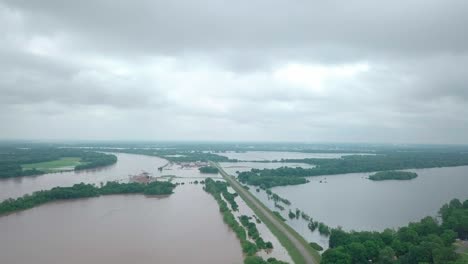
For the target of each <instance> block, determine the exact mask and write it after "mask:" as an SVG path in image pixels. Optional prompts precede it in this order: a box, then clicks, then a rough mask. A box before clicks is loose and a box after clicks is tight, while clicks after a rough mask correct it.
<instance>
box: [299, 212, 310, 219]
mask: <svg viewBox="0 0 468 264" xmlns="http://www.w3.org/2000/svg"><path fill="white" fill-rule="evenodd" d="M301 217H302V219H304V220H306V221H310V216H309V215H308V214H306V213H305V212H304V211H302V213H301Z"/></svg>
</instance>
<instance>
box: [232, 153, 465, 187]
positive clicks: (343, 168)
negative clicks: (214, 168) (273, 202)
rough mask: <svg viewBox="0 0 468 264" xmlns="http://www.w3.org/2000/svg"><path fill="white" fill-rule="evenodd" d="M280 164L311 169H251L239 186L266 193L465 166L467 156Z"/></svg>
mask: <svg viewBox="0 0 468 264" xmlns="http://www.w3.org/2000/svg"><path fill="white" fill-rule="evenodd" d="M281 162H294V163H307V164H313V165H315V167H314V168H307V169H304V168H301V167H295V168H293V167H280V168H276V169H251V170H250V171H247V172H240V173H239V174H238V179H239V181H241V182H242V183H245V184H249V185H254V186H260V187H261V188H264V189H268V188H271V187H275V186H284V185H297V184H304V183H307V182H308V180H307V179H306V177H309V176H321V175H333V174H344V173H356V172H374V171H394V170H403V169H418V168H434V167H450V166H462V165H468V153H457V152H440V153H439V152H417V151H415V152H388V153H385V154H378V155H349V156H343V157H342V158H339V159H284V160H281ZM398 174H400V173H398ZM404 174H406V173H404Z"/></svg>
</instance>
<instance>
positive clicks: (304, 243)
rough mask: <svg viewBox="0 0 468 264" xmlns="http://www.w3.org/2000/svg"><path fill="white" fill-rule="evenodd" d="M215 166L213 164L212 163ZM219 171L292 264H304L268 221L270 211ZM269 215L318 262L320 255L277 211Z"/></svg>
mask: <svg viewBox="0 0 468 264" xmlns="http://www.w3.org/2000/svg"><path fill="white" fill-rule="evenodd" d="M212 164H215V163H212ZM217 167H218V168H219V170H220V173H221V175H222V176H223V178H224V179H225V180H226V181H227V182H229V183H230V184H231V186H232V187H233V188H234V189H235V190H236V191H237V192H238V193H239V195H240V196H241V197H242V199H243V200H244V201H245V203H246V204H247V205H248V206H249V207H250V208H251V209H252V210H253V211H254V213H255V214H256V215H257V217H259V218H260V219H261V220H262V222H263V223H264V224H265V225H266V226H267V227H268V229H270V231H271V232H272V233H273V235H275V236H276V238H278V240H279V242H280V243H281V245H283V247H284V248H285V249H286V250H287V251H288V253H289V255H290V256H291V258H292V260H293V261H294V263H305V259H304V255H302V253H301V252H300V251H299V250H298V249H297V247H296V245H295V244H294V243H293V242H292V241H291V239H290V238H289V237H288V236H287V235H286V234H285V233H284V232H283V231H281V230H280V229H278V227H277V226H276V224H278V222H272V220H270V218H269V217H270V215H266V214H264V211H265V212H271V211H270V209H268V208H267V207H266V206H265V205H263V203H261V202H260V201H259V200H258V199H257V198H256V197H255V196H253V195H249V196H247V195H248V194H247V195H246V194H245V193H243V192H242V191H241V190H242V188H243V187H242V185H240V184H239V183H238V182H237V181H236V180H235V179H234V178H233V177H231V176H229V175H228V174H227V173H226V172H225V171H224V170H223V169H222V168H220V167H219V166H217ZM250 199H253V200H256V201H257V204H259V206H261V208H262V210H260V208H259V207H257V206H256V205H255V204H253V203H252V202H251V201H250ZM263 210H264V211H263ZM271 215H274V216H275V217H276V218H277V219H278V220H280V221H281V222H279V223H280V224H281V225H282V227H283V228H284V229H286V230H287V232H288V233H289V234H290V235H291V236H293V237H294V239H295V240H297V241H298V242H299V243H300V244H301V245H302V246H303V247H304V248H305V249H306V250H307V251H308V253H309V254H310V256H312V257H313V258H314V259H315V260H316V261H317V262H318V261H319V260H320V254H319V253H318V252H317V251H316V250H314V249H313V248H312V247H310V246H309V244H308V243H307V241H305V240H304V238H303V237H302V236H301V235H299V234H298V233H297V232H296V231H295V230H294V229H292V228H291V227H290V226H289V225H287V224H286V223H284V221H285V219H284V218H283V217H282V216H281V214H280V213H279V212H277V211H273V212H271Z"/></svg>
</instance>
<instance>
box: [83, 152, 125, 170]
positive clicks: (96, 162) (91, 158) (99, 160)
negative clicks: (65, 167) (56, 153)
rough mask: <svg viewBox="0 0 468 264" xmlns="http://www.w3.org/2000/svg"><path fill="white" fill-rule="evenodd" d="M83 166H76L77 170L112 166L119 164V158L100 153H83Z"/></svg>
mask: <svg viewBox="0 0 468 264" xmlns="http://www.w3.org/2000/svg"><path fill="white" fill-rule="evenodd" d="M79 157H80V158H81V161H82V162H83V164H80V165H77V166H75V170H85V169H93V168H97V167H103V166H108V165H112V164H114V163H116V162H117V157H116V156H115V155H112V154H104V153H99V152H87V151H86V152H83V153H82V155H81V156H79Z"/></svg>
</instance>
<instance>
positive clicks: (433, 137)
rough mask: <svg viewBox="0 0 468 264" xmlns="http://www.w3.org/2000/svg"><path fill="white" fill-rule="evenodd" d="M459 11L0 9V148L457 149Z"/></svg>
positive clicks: (462, 18) (463, 49) (451, 7)
mask: <svg viewBox="0 0 468 264" xmlns="http://www.w3.org/2000/svg"><path fill="white" fill-rule="evenodd" d="M465 25H468V3H467V2H466V1H448V2H447V1H445V2H441V1H411V2H407V1H392V2H388V3H380V2H379V3H377V2H375V1H370V0H369V1H355V2H353V3H345V4H344V3H343V2H342V1H340V2H338V1H327V2H326V3H325V2H324V3H321V2H320V1H293V2H291V1H289V2H287V1H273V2H272V1H266V0H258V1H240V2H239V1H237V2H229V1H215V0H203V1H196V2H195V1H181V0H176V1H169V2H167V1H131V2H130V1H106V0H96V1H74V2H64V1H47V0H45V1H20V0H15V1H13V0H11V1H9V0H3V1H0V29H1V30H0V31H1V32H2V33H0V122H2V124H5V126H4V128H2V130H1V131H0V137H1V138H7V139H8V138H10V139H12V138H31V139H32V138H36V139H41V138H43V139H134V140H137V139H145V140H266V141H314V142H319V141H335V142H336V141H339V142H354V141H357V142H405V143H464V144H465V143H468V139H467V137H466V136H465V135H467V134H468V107H467V106H468V104H467V102H468V87H467V85H466V84H467V83H468V82H467V81H468V68H467V67H466V65H468V35H467V34H464V27H465Z"/></svg>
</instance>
